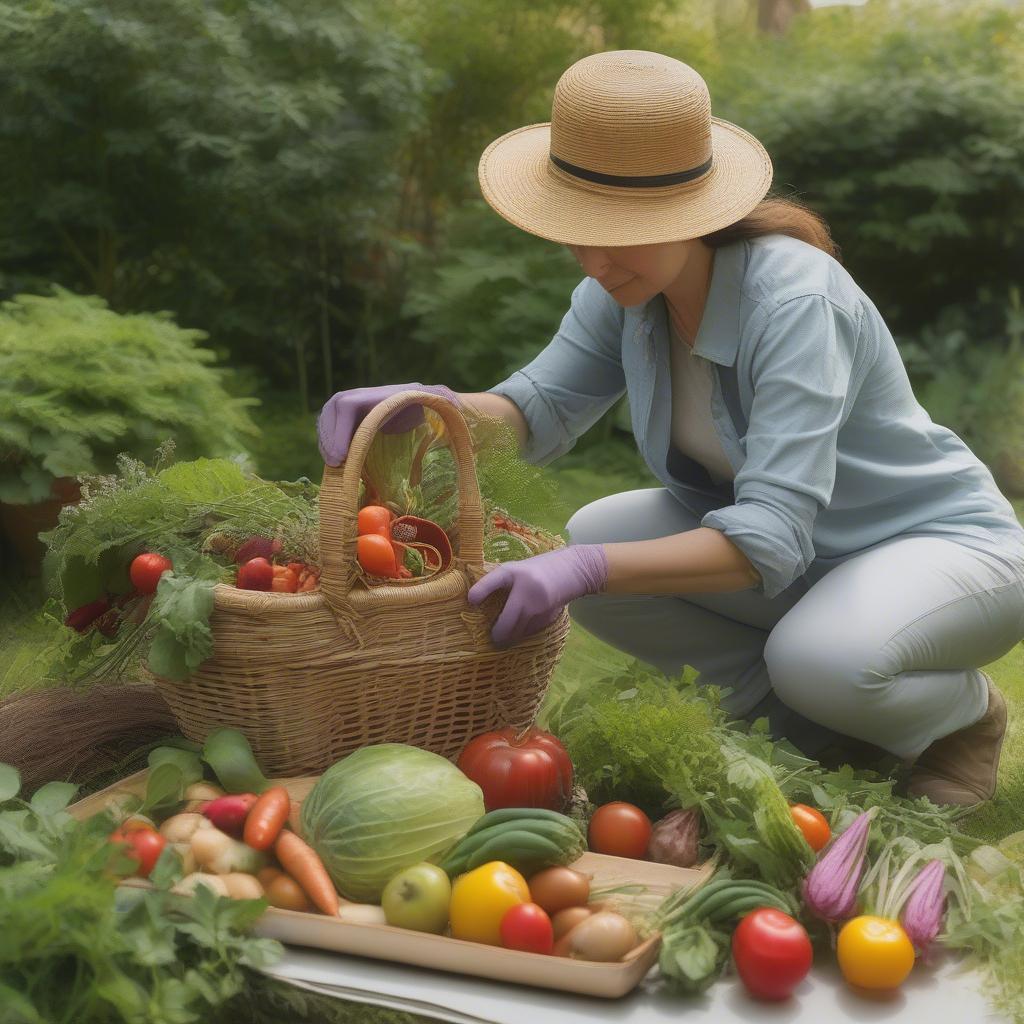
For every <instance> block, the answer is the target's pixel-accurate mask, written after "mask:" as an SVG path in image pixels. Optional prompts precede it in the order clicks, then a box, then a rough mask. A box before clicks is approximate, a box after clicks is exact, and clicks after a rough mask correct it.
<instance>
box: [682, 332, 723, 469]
mask: <svg viewBox="0 0 1024 1024" xmlns="http://www.w3.org/2000/svg"><path fill="white" fill-rule="evenodd" d="M669 324H670V326H671V337H672V345H671V361H672V443H673V444H674V445H675V446H676V448H678V449H679V450H680V451H681V452H682V453H683V454H684V455H689V456H690V458H691V459H695V460H696V461H697V462H699V463H700V464H701V465H702V466H703V467H704V468H705V469H706V470H707V471H708V474H709V476H710V477H711V479H712V481H713V482H714V483H716V484H719V483H722V481H723V480H732V479H734V478H735V476H736V473H735V472H734V471H733V468H732V465H731V463H730V462H729V458H728V456H727V455H726V454H725V450H724V449H723V448H722V443H721V441H719V440H718V434H717V433H716V432H715V424H714V422H713V420H712V418H711V374H712V369H711V363H710V362H709V361H708V360H707V359H704V358H702V357H701V356H697V355H694V354H693V350H692V349H691V348H690V346H689V345H687V344H686V342H685V341H683V339H682V338H681V337H680V335H679V332H678V331H677V330H676V328H675V325H674V324H672V322H671V319H670V320H669Z"/></svg>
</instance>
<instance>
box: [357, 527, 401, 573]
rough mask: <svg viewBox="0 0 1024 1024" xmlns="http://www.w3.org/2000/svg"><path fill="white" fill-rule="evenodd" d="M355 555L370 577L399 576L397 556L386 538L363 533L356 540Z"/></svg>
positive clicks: (376, 534) (377, 534)
mask: <svg viewBox="0 0 1024 1024" xmlns="http://www.w3.org/2000/svg"><path fill="white" fill-rule="evenodd" d="M356 555H357V557H358V558H359V564H360V565H361V566H362V567H363V568H364V569H365V570H366V571H367V572H368V573H369V574H370V575H371V576H390V577H395V576H398V575H399V571H398V555H397V554H396V553H395V547H394V545H393V544H392V543H391V541H390V540H389V539H388V538H387V537H382V536H381V535H380V534H379V533H364V534H363V535H362V536H360V537H358V538H357V539H356Z"/></svg>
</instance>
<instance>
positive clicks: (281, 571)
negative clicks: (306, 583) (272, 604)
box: [270, 565, 299, 594]
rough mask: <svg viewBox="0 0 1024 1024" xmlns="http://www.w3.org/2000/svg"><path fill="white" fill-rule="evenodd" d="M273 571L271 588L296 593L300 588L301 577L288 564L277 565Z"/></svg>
mask: <svg viewBox="0 0 1024 1024" xmlns="http://www.w3.org/2000/svg"><path fill="white" fill-rule="evenodd" d="M273 571H274V578H273V579H272V580H271V583H270V589H271V590H273V591H274V593H276V594H294V593H295V592H296V591H297V590H298V589H299V577H298V576H296V574H295V573H294V572H292V570H291V569H289V568H288V566H286V565H275V566H274V567H273Z"/></svg>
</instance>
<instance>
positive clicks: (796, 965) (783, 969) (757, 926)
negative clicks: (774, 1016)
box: [732, 907, 814, 999]
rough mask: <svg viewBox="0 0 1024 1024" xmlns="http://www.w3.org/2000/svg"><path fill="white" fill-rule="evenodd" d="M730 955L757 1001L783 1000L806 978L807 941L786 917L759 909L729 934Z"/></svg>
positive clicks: (810, 953)
mask: <svg viewBox="0 0 1024 1024" xmlns="http://www.w3.org/2000/svg"><path fill="white" fill-rule="evenodd" d="M732 956H733V960H734V961H735V963H736V970H737V971H738V972H739V976H740V978H741V979H742V980H743V984H744V985H745V986H746V988H747V991H748V992H749V993H750V994H751V995H752V996H754V997H755V998H757V999H785V998H787V997H788V996H789V995H791V994H792V992H793V989H795V988H796V987H797V985H799V984H800V982H801V981H803V980H804V978H806V977H807V972H808V971H809V970H810V969H811V962H812V961H813V959H814V951H813V950H812V949H811V940H810V938H808V936H807V932H806V931H805V930H804V927H803V925H802V924H800V922H799V921H794V920H793V918H791V917H790V916H789V914H784V913H782V911H781V910H775V909H774V908H772V907H762V908H761V909H760V910H755V911H753V913H750V914H747V916H746V917H745V918H743V920H742V921H740V923H739V925H737V927H736V931H734V932H733V933H732Z"/></svg>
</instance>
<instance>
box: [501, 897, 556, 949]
mask: <svg viewBox="0 0 1024 1024" xmlns="http://www.w3.org/2000/svg"><path fill="white" fill-rule="evenodd" d="M499 931H500V932H501V944H502V945H503V946H504V947H505V948H506V949H521V950H525V951H526V952H527V953H550V952H551V950H552V949H554V946H555V930H554V928H553V927H552V925H551V918H550V917H548V915H547V913H546V912H545V911H543V910H541V908H540V907H538V906H537V904H536V903H520V904H518V905H517V906H514V907H509V909H508V910H506V911H505V915H504V917H502V919H501V925H500V926H499Z"/></svg>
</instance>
